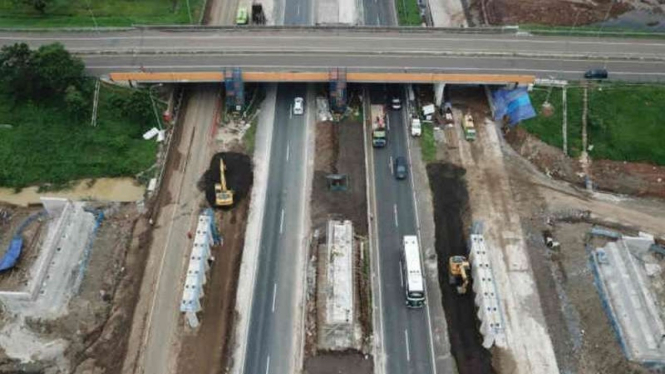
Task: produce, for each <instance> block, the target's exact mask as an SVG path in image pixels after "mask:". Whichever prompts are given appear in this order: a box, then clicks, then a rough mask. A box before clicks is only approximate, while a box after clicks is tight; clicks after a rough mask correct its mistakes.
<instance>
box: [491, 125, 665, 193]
mask: <svg viewBox="0 0 665 374" xmlns="http://www.w3.org/2000/svg"><path fill="white" fill-rule="evenodd" d="M504 136H505V139H506V141H507V142H508V144H510V145H511V146H512V147H513V149H515V150H516V151H517V153H519V154H520V155H521V156H522V157H524V158H526V159H527V160H529V161H530V162H531V163H533V164H534V165H535V166H536V167H538V169H539V170H540V171H542V172H543V173H545V174H547V175H550V176H553V177H555V178H557V179H562V180H565V181H566V182H569V183H572V184H574V185H577V186H583V184H584V180H583V179H582V177H580V175H581V174H579V173H581V172H582V168H581V166H580V163H579V162H578V161H577V160H575V159H572V158H570V157H567V156H566V155H564V153H563V151H561V150H560V149H558V148H556V147H553V146H550V145H548V144H545V143H544V142H542V141H541V140H539V139H538V138H536V137H535V136H533V135H531V134H529V133H528V132H527V131H526V130H524V129H523V128H521V127H519V126H518V127H515V128H513V129H511V130H509V131H508V132H506V133H505V135H504ZM590 173H591V177H592V180H593V184H594V187H595V188H597V189H599V190H602V191H609V192H614V193H619V194H625V195H633V196H641V197H657V198H665V166H656V165H651V164H647V163H636V162H621V161H610V160H593V161H592V162H591V168H590Z"/></svg>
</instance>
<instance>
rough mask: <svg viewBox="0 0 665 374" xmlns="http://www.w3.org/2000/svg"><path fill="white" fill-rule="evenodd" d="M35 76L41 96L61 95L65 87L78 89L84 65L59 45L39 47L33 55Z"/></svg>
mask: <svg viewBox="0 0 665 374" xmlns="http://www.w3.org/2000/svg"><path fill="white" fill-rule="evenodd" d="M34 66H35V69H36V75H37V76H38V77H39V79H40V85H41V89H42V90H43V92H42V94H43V95H46V96H48V95H53V94H55V95H58V94H63V93H64V92H65V90H66V89H67V87H69V86H70V85H74V86H77V87H80V85H81V82H82V80H83V72H84V69H85V65H83V61H81V59H79V58H77V57H73V56H72V55H71V54H70V53H69V52H68V51H67V50H66V49H65V47H64V46H63V45H62V44H60V43H53V44H47V45H43V46H41V47H39V49H38V50H37V51H36V52H35V55H34Z"/></svg>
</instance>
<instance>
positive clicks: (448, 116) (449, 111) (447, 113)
mask: <svg viewBox="0 0 665 374" xmlns="http://www.w3.org/2000/svg"><path fill="white" fill-rule="evenodd" d="M443 117H444V120H445V122H446V125H450V126H452V124H453V123H454V122H455V118H454V117H453V106H452V105H451V104H450V103H449V102H446V103H445V104H444V105H443Z"/></svg>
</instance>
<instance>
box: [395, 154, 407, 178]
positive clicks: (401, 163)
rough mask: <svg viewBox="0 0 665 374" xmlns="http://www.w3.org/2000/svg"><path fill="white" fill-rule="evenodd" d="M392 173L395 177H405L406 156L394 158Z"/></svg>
mask: <svg viewBox="0 0 665 374" xmlns="http://www.w3.org/2000/svg"><path fill="white" fill-rule="evenodd" d="M394 173H395V178H397V179H405V178H406V175H407V174H408V170H407V164H406V158H404V157H402V156H400V157H396V158H395V165H394Z"/></svg>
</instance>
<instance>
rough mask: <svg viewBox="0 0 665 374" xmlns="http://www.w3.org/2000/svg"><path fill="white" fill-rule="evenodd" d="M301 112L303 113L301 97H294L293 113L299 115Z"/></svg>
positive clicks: (303, 105) (303, 106) (303, 107)
mask: <svg viewBox="0 0 665 374" xmlns="http://www.w3.org/2000/svg"><path fill="white" fill-rule="evenodd" d="M303 113H305V104H304V100H303V98H302V97H296V99H295V101H294V102H293V114H295V115H301V114H303Z"/></svg>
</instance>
